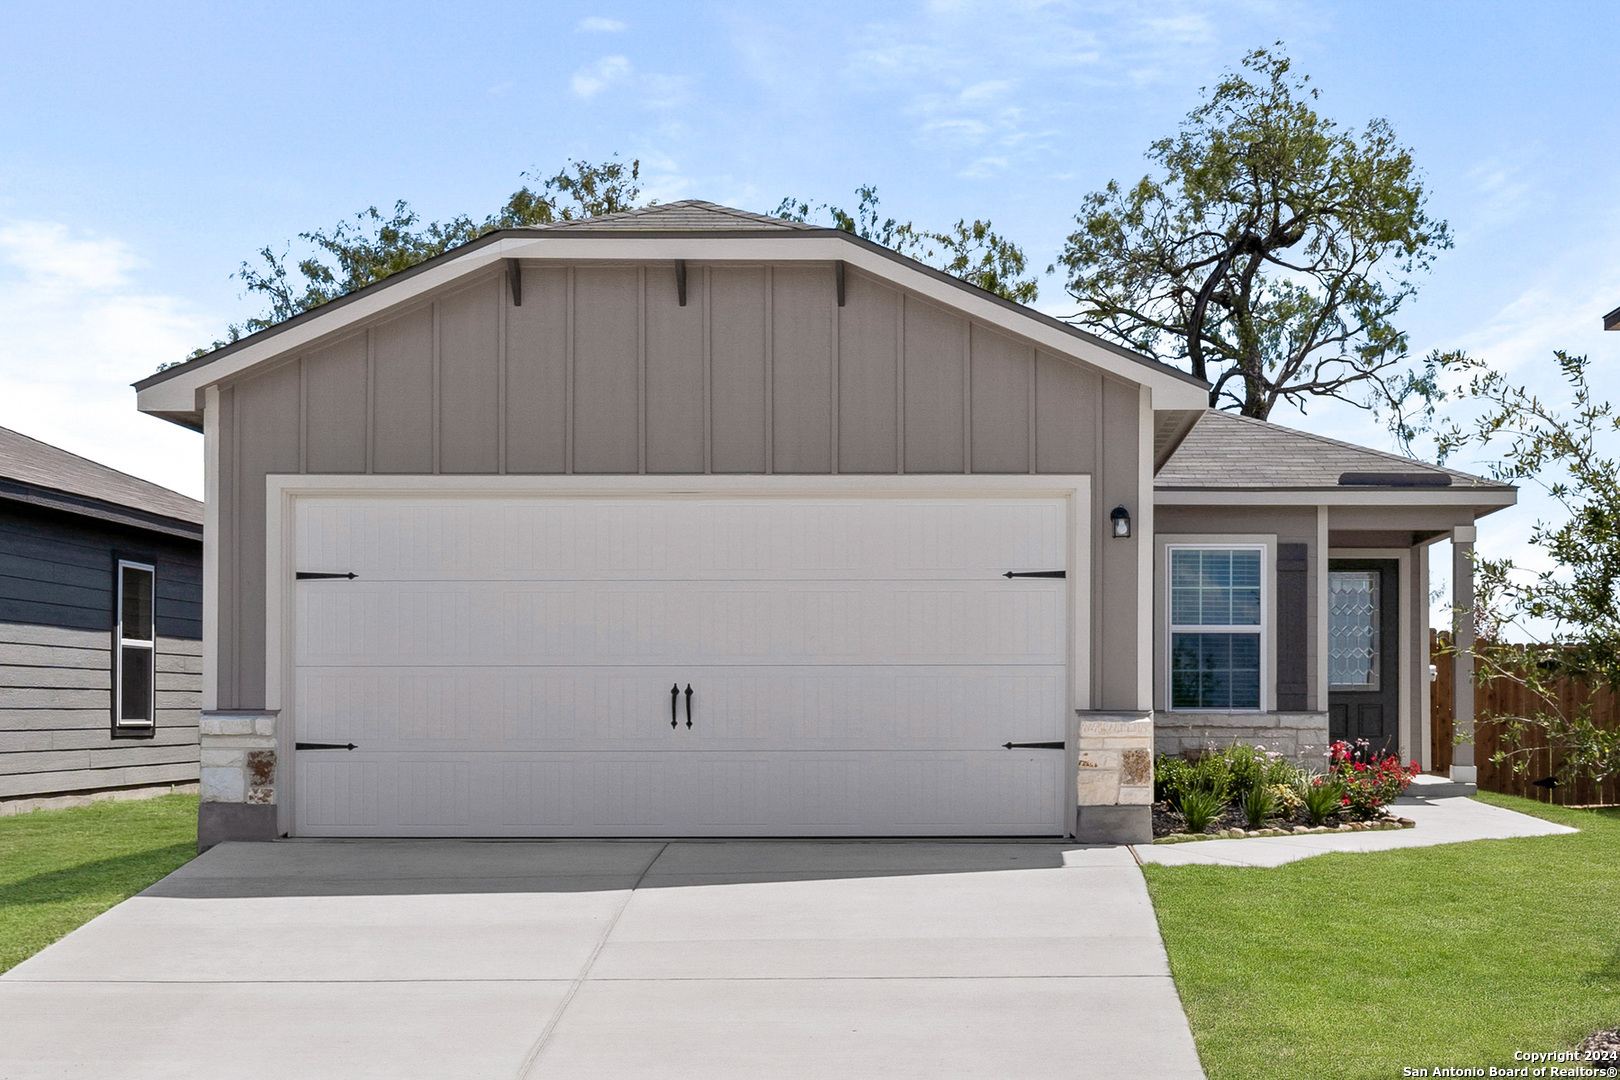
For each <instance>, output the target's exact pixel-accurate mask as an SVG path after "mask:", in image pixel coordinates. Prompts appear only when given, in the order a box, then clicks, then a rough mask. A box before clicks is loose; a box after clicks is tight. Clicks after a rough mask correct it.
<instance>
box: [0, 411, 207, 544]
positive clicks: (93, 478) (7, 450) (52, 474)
mask: <svg viewBox="0 0 1620 1080" xmlns="http://www.w3.org/2000/svg"><path fill="white" fill-rule="evenodd" d="M6 480H9V481H12V482H13V483H17V484H26V485H28V486H30V487H34V488H45V489H46V490H48V491H54V492H61V493H63V494H66V495H71V496H76V497H77V498H80V499H93V500H95V501H96V502H101V503H108V504H111V505H113V506H121V507H125V508H127V509H131V510H138V511H141V512H142V513H145V514H156V515H157V516H159V517H166V518H172V519H174V520H176V521H184V522H187V523H188V524H192V525H199V526H200V525H201V524H202V521H203V504H202V503H200V502H198V501H197V500H196V499H189V498H187V497H186V496H184V495H182V494H180V493H179V492H178V491H170V490H169V489H168V488H166V487H159V486H158V485H157V484H153V483H148V482H147V481H145V480H141V479H139V478H137V477H134V476H130V475H129V474H128V473H122V472H119V471H118V470H117V469H111V468H108V467H107V466H105V465H101V464H98V463H97V462H94V461H91V460H90V459H89V458H82V457H80V456H79V455H77V454H70V453H68V452H67V451H66V450H63V449H61V448H59V447H55V446H52V445H51V444H50V443H43V442H40V441H39V440H38V439H30V438H29V437H28V436H26V435H23V434H20V433H19V432H15V431H12V430H10V429H9V428H0V481H6Z"/></svg>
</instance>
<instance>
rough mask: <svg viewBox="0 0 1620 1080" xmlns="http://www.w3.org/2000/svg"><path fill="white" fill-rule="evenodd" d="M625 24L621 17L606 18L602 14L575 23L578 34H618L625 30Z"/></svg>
mask: <svg viewBox="0 0 1620 1080" xmlns="http://www.w3.org/2000/svg"><path fill="white" fill-rule="evenodd" d="M624 28H625V24H624V22H623V21H622V20H619V19H604V18H602V17H601V16H600V15H591V16H588V17H586V18H583V19H581V20H579V22H577V23H575V24H574V32H575V33H576V34H618V33H622V32H623V31H624Z"/></svg>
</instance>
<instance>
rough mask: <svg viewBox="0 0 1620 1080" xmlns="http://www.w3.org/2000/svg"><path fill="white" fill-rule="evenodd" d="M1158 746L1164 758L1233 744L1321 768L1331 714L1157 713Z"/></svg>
mask: <svg viewBox="0 0 1620 1080" xmlns="http://www.w3.org/2000/svg"><path fill="white" fill-rule="evenodd" d="M1153 719H1154V731H1153V745H1154V749H1156V750H1157V751H1158V752H1159V753H1161V754H1170V755H1173V756H1174V755H1181V754H1188V753H1193V754H1196V753H1199V752H1201V751H1204V750H1210V749H1220V748H1222V747H1226V746H1230V745H1232V744H1233V743H1248V744H1249V745H1251V746H1254V745H1259V746H1264V747H1265V748H1266V749H1267V750H1273V751H1276V752H1277V753H1279V754H1281V755H1283V756H1284V757H1286V758H1288V759H1289V760H1290V761H1292V762H1294V763H1295V764H1297V765H1307V766H1311V765H1314V766H1316V767H1317V768H1322V767H1324V766H1325V764H1326V760H1327V748H1328V715H1327V713H1325V712H1320V713H1317V712H1302V713H1285V712H1271V713H1178V712H1169V711H1165V712H1160V713H1156V714H1154V718H1153Z"/></svg>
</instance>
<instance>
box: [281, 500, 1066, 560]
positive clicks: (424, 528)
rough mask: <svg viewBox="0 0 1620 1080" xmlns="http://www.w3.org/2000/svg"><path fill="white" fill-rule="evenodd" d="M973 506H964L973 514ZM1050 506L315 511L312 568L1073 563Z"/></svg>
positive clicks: (687, 503) (302, 543) (515, 506)
mask: <svg viewBox="0 0 1620 1080" xmlns="http://www.w3.org/2000/svg"><path fill="white" fill-rule="evenodd" d="M965 503H969V505H964V504H965ZM1065 514H1066V511H1065V509H1064V508H1063V506H1062V505H1061V504H1059V503H1057V502H1056V501H1055V500H1051V499H995V500H988V499H986V500H960V499H948V500H940V499H914V500H899V501H896V500H892V499H670V498H663V499H562V498H559V499H545V500H541V499H513V498H503V499H497V498H419V499H410V500H400V499H396V500H387V501H385V500H378V499H369V498H361V497H356V498H328V499H320V500H308V501H307V502H306V504H305V505H304V506H303V507H301V508H300V511H299V516H298V521H297V522H296V524H295V530H296V541H295V542H296V545H297V549H298V551H299V553H300V556H301V557H302V558H303V559H304V560H305V561H306V563H307V564H308V565H306V566H305V567H304V569H319V570H338V571H342V572H345V573H346V572H349V571H354V572H356V573H358V574H359V575H360V576H361V577H362V578H377V577H389V576H394V575H403V576H409V577H417V578H423V579H429V580H437V579H441V578H443V577H445V576H456V575H474V576H478V575H486V574H491V573H494V574H498V575H500V576H515V577H520V578H522V577H537V576H538V577H547V576H550V577H555V576H563V577H573V576H578V575H586V574H589V575H593V576H595V575H601V574H609V575H611V574H615V573H638V574H657V573H665V574H667V573H670V572H674V571H679V572H681V573H709V574H718V575H722V576H730V575H735V574H748V573H759V574H769V575H772V576H774V577H783V576H787V577H792V576H793V575H794V574H797V573H815V572H827V571H831V572H856V571H860V572H866V573H882V574H888V573H893V572H899V573H902V574H907V573H927V572H945V571H957V572H961V571H976V570H981V569H991V568H994V569H997V570H998V571H999V570H1005V569H1009V568H1026V569H1028V568H1050V567H1057V566H1062V565H1064V563H1065V561H1066V556H1067V553H1066V551H1065V550H1064V546H1063V545H1064V541H1063V535H1064V520H1065Z"/></svg>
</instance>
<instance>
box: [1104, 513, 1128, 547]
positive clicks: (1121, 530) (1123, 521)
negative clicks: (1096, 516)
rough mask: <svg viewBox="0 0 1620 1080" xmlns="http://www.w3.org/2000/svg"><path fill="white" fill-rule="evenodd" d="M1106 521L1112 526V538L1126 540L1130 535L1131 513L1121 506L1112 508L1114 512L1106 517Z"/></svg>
mask: <svg viewBox="0 0 1620 1080" xmlns="http://www.w3.org/2000/svg"><path fill="white" fill-rule="evenodd" d="M1108 520H1109V522H1110V523H1112V524H1113V526H1114V538H1115V539H1116V540H1117V539H1128V538H1129V537H1130V535H1131V512H1130V511H1129V510H1127V509H1125V508H1124V507H1123V506H1116V507H1114V512H1113V513H1112V514H1109V515H1108Z"/></svg>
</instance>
